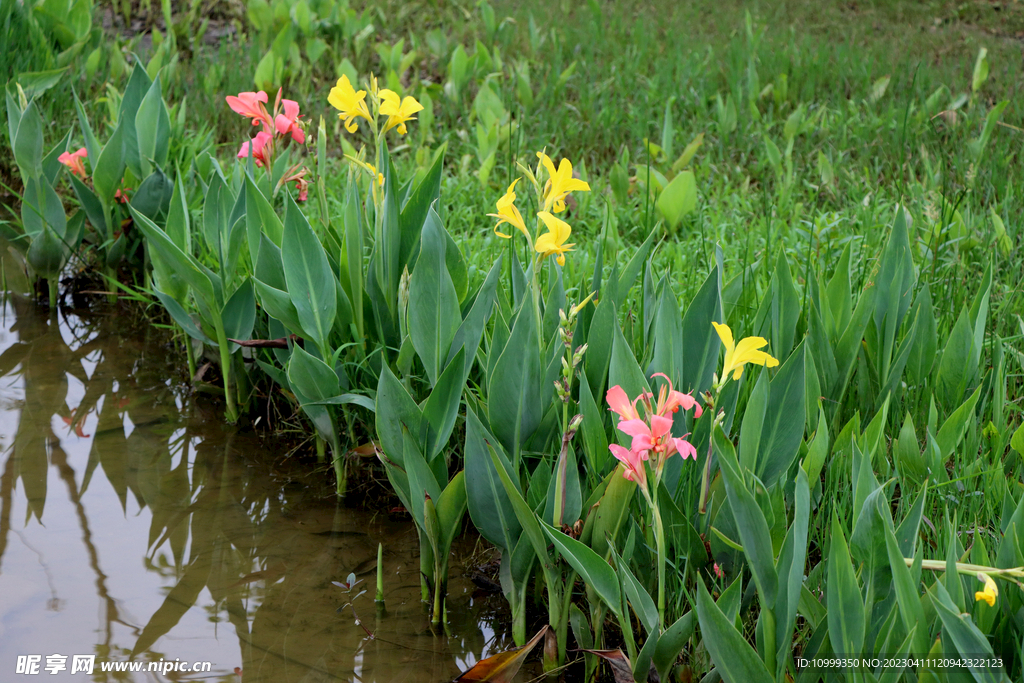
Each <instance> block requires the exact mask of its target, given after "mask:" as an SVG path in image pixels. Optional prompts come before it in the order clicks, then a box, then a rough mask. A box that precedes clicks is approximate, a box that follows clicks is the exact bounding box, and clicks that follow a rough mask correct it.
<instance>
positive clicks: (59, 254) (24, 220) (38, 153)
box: [3, 84, 85, 309]
mask: <svg viewBox="0 0 1024 683" xmlns="http://www.w3.org/2000/svg"><path fill="white" fill-rule="evenodd" d="M6 95H7V123H8V134H9V135H10V141H11V149H12V150H13V152H14V160H15V162H16V163H17V166H18V170H19V172H20V173H21V180H22V185H23V187H24V191H23V194H22V203H21V225H20V226H18V227H16V228H15V227H14V226H11V225H9V224H6V223H5V224H4V226H3V227H4V233H5V234H4V237H6V238H7V239H8V240H9V241H10V242H11V244H12V245H13V246H14V247H15V248H16V249H17V250H18V251H19V252H20V253H21V254H22V255H23V256H24V257H25V260H26V262H27V263H28V265H29V266H30V267H31V269H32V271H33V272H34V273H35V274H36V275H37V276H38V277H41V278H43V279H44V280H46V283H47V290H48V294H49V303H50V308H51V309H55V308H56V307H57V293H58V290H57V287H58V282H59V279H60V275H61V273H62V271H63V270H64V266H65V265H66V264H67V262H68V259H69V258H70V257H71V255H72V254H74V253H75V252H76V251H77V250H78V245H79V243H80V242H81V241H82V230H83V225H84V219H85V215H84V214H83V213H82V212H81V211H78V212H76V213H75V215H74V216H73V217H72V218H71V220H70V221H69V220H68V218H67V214H66V213H65V211H64V205H63V203H62V202H61V199H60V197H59V195H58V194H57V192H56V190H55V189H54V185H55V184H56V183H57V181H58V179H59V178H60V176H61V173H62V171H63V169H64V167H65V166H67V167H69V168H71V169H72V170H73V172H81V173H84V166H83V162H82V156H83V155H82V154H80V153H79V152H75V153H73V154H69V153H68V152H67V146H68V143H69V141H70V137H71V136H70V133H69V134H68V135H67V136H65V138H64V139H63V140H61V141H60V142H59V143H58V144H57V146H56V147H54V149H53V150H51V151H50V152H49V153H48V154H46V156H43V129H44V125H43V119H42V116H41V115H40V114H39V109H38V107H37V106H36V103H35V102H34V101H29V99H28V97H26V95H25V92H24V90H23V89H22V88H21V85H20V84H19V85H17V86H16V90H12V89H11V87H10V86H8V88H7V91H6Z"/></svg>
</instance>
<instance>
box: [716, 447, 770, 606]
mask: <svg viewBox="0 0 1024 683" xmlns="http://www.w3.org/2000/svg"><path fill="white" fill-rule="evenodd" d="M714 438H715V451H716V453H717V454H718V458H719V462H720V463H721V466H722V479H723V481H724V482H725V491H726V495H728V497H729V507H730V508H731V510H732V514H733V517H734V518H735V520H736V528H737V530H738V531H739V535H740V541H741V542H742V544H743V552H744V554H745V555H746V556H747V560H748V562H749V563H750V570H751V572H753V574H754V581H755V582H756V583H757V590H758V593H759V594H760V596H761V603H762V605H764V606H765V607H766V608H767V609H772V608H773V607H774V605H775V597H776V595H777V594H778V588H779V577H778V574H777V573H776V571H775V555H774V552H773V550H772V540H771V534H770V532H769V529H768V523H767V522H766V521H765V517H764V513H763V512H762V511H761V508H760V507H758V505H757V501H756V500H755V499H754V495H753V494H752V493H751V492H750V491H749V490H748V489H747V486H746V484H745V483H744V481H743V480H744V475H743V473H742V471H741V470H740V467H739V463H738V462H737V460H736V451H735V449H734V448H733V446H732V443H730V441H729V439H728V438H727V437H726V436H725V434H724V433H723V432H722V430H721V428H718V429H716V430H715V434H714Z"/></svg>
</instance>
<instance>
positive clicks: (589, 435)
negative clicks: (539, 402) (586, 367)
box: [579, 372, 608, 477]
mask: <svg viewBox="0 0 1024 683" xmlns="http://www.w3.org/2000/svg"><path fill="white" fill-rule="evenodd" d="M579 406H580V412H581V413H582V414H583V423H582V424H581V425H580V432H581V436H582V437H583V452H584V453H585V455H586V457H587V462H588V463H589V467H588V469H587V471H588V472H589V473H590V474H591V475H593V476H595V477H600V476H601V475H602V474H603V473H604V466H605V463H606V462H607V461H608V437H607V434H606V433H605V429H604V413H603V412H602V411H601V409H600V408H599V407H598V404H597V401H596V399H595V398H594V395H593V394H592V393H591V391H590V382H589V381H588V380H587V374H586V373H585V372H581V373H580V376H579Z"/></svg>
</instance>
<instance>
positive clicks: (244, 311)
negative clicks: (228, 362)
mask: <svg viewBox="0 0 1024 683" xmlns="http://www.w3.org/2000/svg"><path fill="white" fill-rule="evenodd" d="M221 315H222V317H223V319H224V333H225V334H226V335H227V337H228V339H248V338H249V337H250V336H251V335H252V328H253V325H255V324H256V295H255V293H254V292H253V285H252V280H250V279H249V278H246V279H245V280H244V281H243V282H242V284H241V286H240V287H239V288H238V289H236V290H235V292H234V294H232V295H231V297H230V298H229V299H228V300H227V303H225V304H224V310H223V312H222V313H221ZM237 349H238V345H237V344H234V343H231V344H230V345H229V350H230V352H231V353H234V352H235V350H237Z"/></svg>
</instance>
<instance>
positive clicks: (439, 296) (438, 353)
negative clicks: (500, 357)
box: [408, 210, 462, 386]
mask: <svg viewBox="0 0 1024 683" xmlns="http://www.w3.org/2000/svg"><path fill="white" fill-rule="evenodd" d="M445 232H446V231H445V229H444V226H442V225H441V218H440V217H439V216H438V215H437V213H436V212H435V211H433V210H431V211H429V212H428V214H427V218H426V221H425V222H424V224H423V236H422V240H421V246H420V254H419V258H418V259H417V260H416V268H415V270H413V272H412V278H411V280H410V282H409V309H408V316H409V338H410V340H411V341H412V345H413V348H415V349H416V354H417V355H418V356H419V357H420V360H421V361H422V362H423V367H424V368H425V369H426V371H427V377H428V378H429V380H430V384H431V386H434V385H435V384H437V381H438V377H439V376H440V374H441V372H442V371H443V370H444V365H443V364H444V362H445V359H447V358H448V351H449V349H450V348H451V345H452V340H453V339H454V338H455V333H456V332H457V331H458V329H459V326H460V325H461V323H462V314H461V312H460V310H459V297H458V294H457V293H456V291H455V285H454V284H453V283H452V278H451V276H450V275H449V274H448V268H447V267H446V266H445V260H444V255H445V247H446V243H445V238H444V233H445ZM460 374H461V370H460Z"/></svg>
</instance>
